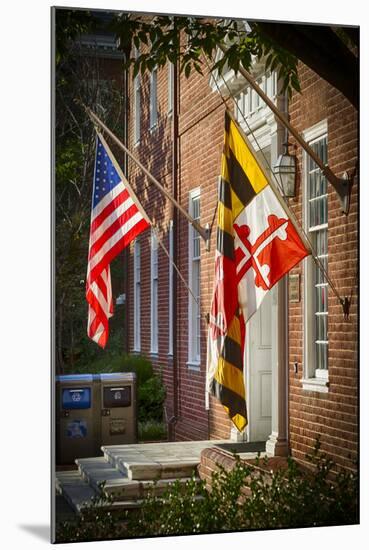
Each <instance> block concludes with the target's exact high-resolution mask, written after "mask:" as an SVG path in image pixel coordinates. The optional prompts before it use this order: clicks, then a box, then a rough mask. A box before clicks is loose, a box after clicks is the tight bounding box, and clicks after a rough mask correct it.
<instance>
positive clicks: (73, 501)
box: [56, 472, 142, 514]
mask: <svg viewBox="0 0 369 550" xmlns="http://www.w3.org/2000/svg"><path fill="white" fill-rule="evenodd" d="M64 474H70V472H58V473H57V480H56V485H57V491H58V493H59V494H61V495H62V496H63V497H64V498H65V500H66V501H67V503H68V504H69V505H70V506H71V508H72V509H73V510H74V511H75V512H76V513H77V514H79V513H80V512H81V511H82V510H83V509H84V508H86V507H88V506H91V504H92V499H93V498H96V497H98V496H99V495H98V493H97V492H96V491H95V490H94V489H93V488H92V487H91V486H90V485H89V483H88V482H87V481H86V480H85V479H83V478H82V477H81V476H80V475H79V472H74V476H73V477H74V479H73V478H72V477H71V476H65V475H64ZM76 474H78V475H76ZM141 504H142V500H141V499H138V500H116V501H114V502H101V503H100V506H101V508H104V509H107V510H112V511H114V510H118V509H119V510H122V509H124V510H130V509H134V508H138V507H140V506H141Z"/></svg>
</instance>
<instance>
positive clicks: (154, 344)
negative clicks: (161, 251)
mask: <svg viewBox="0 0 369 550" xmlns="http://www.w3.org/2000/svg"><path fill="white" fill-rule="evenodd" d="M154 245H155V247H154ZM150 251H151V254H150V268H151V269H150V279H151V284H150V304H151V306H150V329H151V330H150V354H151V355H157V354H158V348H159V333H158V330H159V325H158V297H159V269H157V277H156V280H157V284H156V292H157V297H156V298H157V299H156V310H155V308H154V300H153V296H154V277H153V273H154V270H153V266H154V256H155V253H156V254H158V241H157V237H156V233H155V231H154V230H153V229H151V239H150ZM155 251H156V252H155ZM158 259H159V258H158V256H157V261H158ZM158 268H159V265H158ZM154 326H156V333H154V331H153V328H154ZM155 334H156V341H155V339H154V336H155Z"/></svg>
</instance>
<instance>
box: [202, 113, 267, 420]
mask: <svg viewBox="0 0 369 550" xmlns="http://www.w3.org/2000/svg"><path fill="white" fill-rule="evenodd" d="M267 185H268V181H267V179H266V177H265V175H264V173H263V171H262V170H261V168H260V166H259V164H258V162H257V160H256V158H255V156H254V154H253V153H252V152H251V151H250V149H249V147H248V145H247V143H246V141H245V139H244V138H243V136H242V133H241V131H240V129H239V128H238V126H237V124H236V123H235V121H234V120H233V118H232V117H231V115H230V114H229V113H228V112H226V113H225V133H224V148H223V155H222V166H221V178H220V184H219V202H218V227H217V252H218V254H220V255H222V256H224V257H225V258H226V259H227V262H228V264H229V262H233V263H234V264H235V254H234V233H233V224H234V221H235V220H236V218H237V217H238V215H239V214H240V212H242V210H243V209H244V208H245V207H246V206H247V205H248V204H249V203H250V202H251V201H252V200H253V198H254V197H255V196H256V195H257V194H258V193H259V192H260V191H262V189H264V188H265V187H266V186H267ZM235 269H236V268H235V265H234V272H235ZM230 280H231V282H232V284H233V285H234V287H235V288H228V289H227V288H225V289H224V292H225V293H226V292H236V293H237V287H236V285H237V283H236V278H235V277H234V278H232V277H231V278H230ZM242 325H243V319H242V317H241V316H240V309H239V307H237V308H236V311H235V312H234V316H233V318H232V319H231V320H228V322H227V333H226V335H225V337H224V338H223V339H222V344H221V349H220V353H219V357H218V362H217V368H216V371H215V375H214V378H213V380H212V383H211V390H212V393H213V394H214V395H215V396H216V397H217V399H218V400H219V401H220V402H221V403H222V405H223V406H224V408H225V409H226V411H227V413H228V415H229V417H230V418H231V420H232V422H233V423H234V425H235V426H236V428H237V429H238V430H239V431H242V430H243V429H244V428H245V426H246V425H247V411H246V400H245V383H244V376H243V353H242V349H243V343H242V337H243V334H244V332H243V327H242Z"/></svg>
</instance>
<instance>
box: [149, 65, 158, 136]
mask: <svg viewBox="0 0 369 550" xmlns="http://www.w3.org/2000/svg"><path fill="white" fill-rule="evenodd" d="M154 76H155V88H154ZM154 90H155V93H154ZM157 126H158V68H157V67H154V68H153V69H152V71H151V73H150V132H153V131H154V130H155V129H156V128H157Z"/></svg>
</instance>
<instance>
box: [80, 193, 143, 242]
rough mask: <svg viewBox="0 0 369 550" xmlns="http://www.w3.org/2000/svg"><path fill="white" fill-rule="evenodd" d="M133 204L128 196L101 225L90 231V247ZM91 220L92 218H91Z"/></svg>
mask: <svg viewBox="0 0 369 550" xmlns="http://www.w3.org/2000/svg"><path fill="white" fill-rule="evenodd" d="M133 204H134V202H133V200H132V199H131V197H128V198H127V199H126V200H125V201H124V202H123V203H122V204H121V205H120V206H119V207H118V208H116V209H115V210H114V211H113V212H112V213H111V214H110V216H108V217H107V218H106V219H105V220H104V221H103V223H102V224H101V225H99V227H98V228H97V229H95V231H94V232H93V233H92V235H91V237H90V247H91V246H92V245H93V244H94V243H95V242H96V241H97V240H98V239H99V238H100V237H101V235H103V234H104V232H105V231H106V230H107V229H108V228H109V227H110V226H111V225H112V224H113V223H114V222H115V221H116V220H117V219H118V218H119V217H120V216H121V215H122V214H124V212H126V211H127V210H128V208H130V207H131V206H132V205H133ZM92 221H93V220H92Z"/></svg>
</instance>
